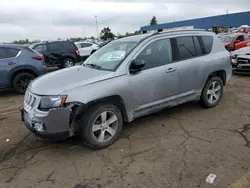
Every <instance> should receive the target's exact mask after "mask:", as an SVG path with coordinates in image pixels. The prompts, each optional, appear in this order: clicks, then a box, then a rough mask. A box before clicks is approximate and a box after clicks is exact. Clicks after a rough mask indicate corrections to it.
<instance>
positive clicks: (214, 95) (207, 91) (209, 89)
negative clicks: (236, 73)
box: [200, 76, 224, 108]
mask: <svg viewBox="0 0 250 188" xmlns="http://www.w3.org/2000/svg"><path fill="white" fill-rule="evenodd" d="M223 87H224V85H223V82H222V80H221V78H219V77H217V76H216V77H212V78H210V79H209V80H208V81H207V83H206V85H205V87H204V89H203V91H202V95H201V98H200V103H201V105H202V106H203V107H205V108H213V107H215V106H216V105H217V104H219V102H220V100H221V97H222V95H223Z"/></svg>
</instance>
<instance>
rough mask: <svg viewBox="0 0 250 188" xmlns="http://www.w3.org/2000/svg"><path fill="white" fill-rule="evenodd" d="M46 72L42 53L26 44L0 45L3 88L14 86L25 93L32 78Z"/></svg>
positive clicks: (1, 85)
mask: <svg viewBox="0 0 250 188" xmlns="http://www.w3.org/2000/svg"><path fill="white" fill-rule="evenodd" d="M46 72H47V71H46V67H45V64H44V58H43V56H42V54H40V53H38V52H36V51H34V50H32V49H30V48H29V47H25V46H19V45H14V44H12V45H11V44H1V45H0V88H1V89H3V88H14V90H15V91H16V92H18V93H24V92H25V90H26V88H27V86H28V84H29V82H30V81H31V80H33V79H34V78H36V77H38V76H40V75H42V74H45V73H46Z"/></svg>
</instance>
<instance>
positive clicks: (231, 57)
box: [229, 52, 233, 65]
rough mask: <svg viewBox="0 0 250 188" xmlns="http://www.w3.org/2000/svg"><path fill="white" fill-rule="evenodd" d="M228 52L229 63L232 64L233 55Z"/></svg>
mask: <svg viewBox="0 0 250 188" xmlns="http://www.w3.org/2000/svg"><path fill="white" fill-rule="evenodd" d="M229 54H230V64H231V65H232V64H233V55H232V53H231V52H229Z"/></svg>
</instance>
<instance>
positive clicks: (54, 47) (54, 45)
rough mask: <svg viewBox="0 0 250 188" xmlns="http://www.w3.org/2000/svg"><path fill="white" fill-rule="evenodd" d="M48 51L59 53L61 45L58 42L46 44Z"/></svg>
mask: <svg viewBox="0 0 250 188" xmlns="http://www.w3.org/2000/svg"><path fill="white" fill-rule="evenodd" d="M47 46H48V50H49V51H50V52H51V51H52V52H53V51H61V44H60V43H59V42H53V43H48V44H47Z"/></svg>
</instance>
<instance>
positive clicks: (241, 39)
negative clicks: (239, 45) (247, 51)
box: [236, 35, 244, 42]
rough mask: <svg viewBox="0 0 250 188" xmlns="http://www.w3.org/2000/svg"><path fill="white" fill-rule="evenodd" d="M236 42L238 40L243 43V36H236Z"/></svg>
mask: <svg viewBox="0 0 250 188" xmlns="http://www.w3.org/2000/svg"><path fill="white" fill-rule="evenodd" d="M236 40H239V41H241V42H242V41H244V36H243V35H241V36H238V38H237V39H236Z"/></svg>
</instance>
